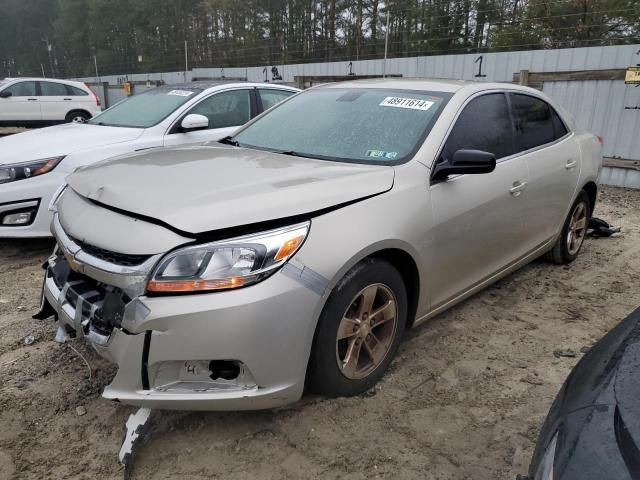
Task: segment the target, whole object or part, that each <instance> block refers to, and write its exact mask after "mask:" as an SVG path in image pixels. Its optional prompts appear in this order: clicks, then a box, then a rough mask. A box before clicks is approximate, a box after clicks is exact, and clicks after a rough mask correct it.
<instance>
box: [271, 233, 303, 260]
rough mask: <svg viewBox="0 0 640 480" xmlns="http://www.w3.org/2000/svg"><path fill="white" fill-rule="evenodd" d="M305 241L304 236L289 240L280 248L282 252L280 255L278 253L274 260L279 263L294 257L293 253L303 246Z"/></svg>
mask: <svg viewBox="0 0 640 480" xmlns="http://www.w3.org/2000/svg"><path fill="white" fill-rule="evenodd" d="M303 240H304V235H300V236H298V237H295V238H292V239H290V240H287V241H286V242H284V243H283V244H282V246H281V247H280V250H278V253H276V256H275V257H273V259H274V260H275V261H277V262H279V261H281V260H286V259H287V258H289V257H290V256H291V255H293V253H294V252H295V251H296V250H297V249H298V247H299V246H300V245H301V244H302V241H303Z"/></svg>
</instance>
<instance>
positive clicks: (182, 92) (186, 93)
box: [167, 90, 193, 97]
mask: <svg viewBox="0 0 640 480" xmlns="http://www.w3.org/2000/svg"><path fill="white" fill-rule="evenodd" d="M167 95H175V96H177V97H190V96H191V95H193V92H190V91H189V90H171V91H170V92H169V93H167Z"/></svg>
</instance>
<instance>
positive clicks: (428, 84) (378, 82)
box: [317, 78, 480, 93]
mask: <svg viewBox="0 0 640 480" xmlns="http://www.w3.org/2000/svg"><path fill="white" fill-rule="evenodd" d="M470 83H472V84H473V83H480V82H468V81H466V80H449V79H444V78H367V79H361V80H348V81H345V82H338V83H327V84H323V85H318V87H317V88H344V87H347V88H393V89H399V90H429V91H436V92H451V93H453V92H457V91H458V90H460V89H461V88H463V87H464V86H466V85H468V84H470Z"/></svg>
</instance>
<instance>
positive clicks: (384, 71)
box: [382, 8, 389, 78]
mask: <svg viewBox="0 0 640 480" xmlns="http://www.w3.org/2000/svg"><path fill="white" fill-rule="evenodd" d="M388 49H389V9H388V8H387V26H386V27H385V29H384V63H383V65H382V78H385V77H386V76H387V51H388Z"/></svg>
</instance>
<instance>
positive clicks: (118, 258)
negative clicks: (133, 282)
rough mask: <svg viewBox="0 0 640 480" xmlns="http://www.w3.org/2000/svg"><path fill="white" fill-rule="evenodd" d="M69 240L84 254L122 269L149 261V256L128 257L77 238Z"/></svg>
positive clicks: (128, 255)
mask: <svg viewBox="0 0 640 480" xmlns="http://www.w3.org/2000/svg"><path fill="white" fill-rule="evenodd" d="M69 238H71V239H72V240H73V241H74V242H75V243H77V244H78V246H79V247H80V248H82V250H83V251H84V252H85V253H87V254H89V255H91V256H92V257H96V258H98V259H100V260H102V261H104V262H109V263H112V264H114V265H121V266H123V267H135V266H137V265H142V264H143V263H144V262H145V261H146V260H148V259H149V257H151V255H130V254H126V253H118V252H112V251H111V250H105V249H104V248H100V247H96V246H95V245H90V244H88V243H86V242H83V241H82V240H78V239H77V238H73V237H71V236H70V237H69Z"/></svg>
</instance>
